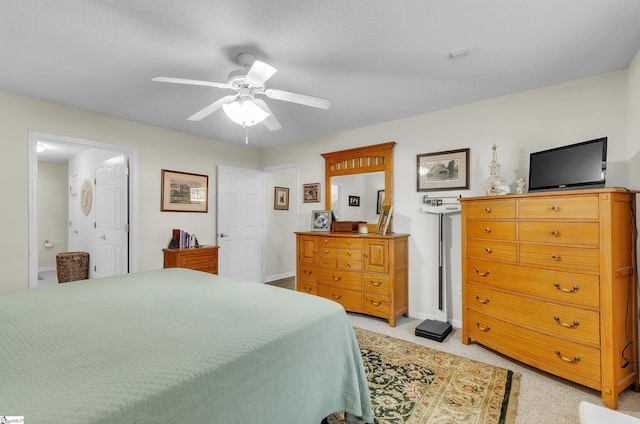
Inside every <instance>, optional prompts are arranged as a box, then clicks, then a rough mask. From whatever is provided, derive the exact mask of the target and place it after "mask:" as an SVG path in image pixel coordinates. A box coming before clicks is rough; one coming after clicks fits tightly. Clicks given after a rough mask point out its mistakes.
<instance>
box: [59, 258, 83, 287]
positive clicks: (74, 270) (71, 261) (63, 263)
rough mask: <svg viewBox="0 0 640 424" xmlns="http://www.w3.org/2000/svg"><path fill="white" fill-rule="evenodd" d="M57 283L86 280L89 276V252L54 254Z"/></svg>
mask: <svg viewBox="0 0 640 424" xmlns="http://www.w3.org/2000/svg"><path fill="white" fill-rule="evenodd" d="M56 271H57V274H58V283H67V282H69V281H78V280H87V279H88V278H89V254H88V253H87V252H62V253H58V254H57V255H56Z"/></svg>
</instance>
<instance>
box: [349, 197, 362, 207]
mask: <svg viewBox="0 0 640 424" xmlns="http://www.w3.org/2000/svg"><path fill="white" fill-rule="evenodd" d="M349 206H358V207H360V196H349Z"/></svg>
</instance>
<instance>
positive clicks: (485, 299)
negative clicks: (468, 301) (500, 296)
mask: <svg viewBox="0 0 640 424" xmlns="http://www.w3.org/2000/svg"><path fill="white" fill-rule="evenodd" d="M476 300H477V301H478V303H482V304H483V305H486V304H487V303H489V301H490V300H489V298H487V297H485V298H484V299H480V296H478V295H476Z"/></svg>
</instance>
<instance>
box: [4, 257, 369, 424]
mask: <svg viewBox="0 0 640 424" xmlns="http://www.w3.org/2000/svg"><path fill="white" fill-rule="evenodd" d="M336 411H347V412H348V413H351V414H352V415H354V416H358V417H363V419H364V420H365V421H367V422H373V417H372V411H371V404H370V400H369V389H368V386H367V380H366V376H365V374H364V369H363V366H362V359H361V357H360V352H359V349H358V345H357V342H356V340H355V336H354V333H353V329H352V328H351V325H350V322H349V320H348V318H347V316H346V314H345V312H344V310H343V308H342V307H341V306H340V305H338V304H337V303H334V302H331V301H328V300H325V299H322V298H319V297H315V296H309V295H305V294H303V293H298V292H294V291H291V290H286V289H281V288H277V287H271V286H265V285H260V284H255V283H244V282H235V281H230V280H226V279H224V278H220V277H218V276H215V275H211V274H205V273H201V272H197V271H190V270H185V269H178V268H172V269H164V270H157V271H149V272H141V273H136V274H129V275H125V276H121V277H110V278H102V279H96V280H87V281H79V282H73V283H65V284H60V285H57V286H50V287H42V288H36V289H25V290H17V291H13V292H5V293H0V416H24V417H25V423H28V424H44V423H47V424H49V423H65V424H74V423H78V424H89V423H92V424H93V423H105V424H106V423H109V424H114V423H123V424H124V423H127V424H128V423H149V424H151V423H153V424H159V423H181V424H182V423H184V424H195V423H225V424H228V423H243V424H244V423H269V424H285V423H295V424H319V423H320V421H321V420H322V419H323V418H324V417H325V416H327V415H329V414H331V413H333V412H336Z"/></svg>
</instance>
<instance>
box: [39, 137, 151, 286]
mask: <svg viewBox="0 0 640 424" xmlns="http://www.w3.org/2000/svg"><path fill="white" fill-rule="evenodd" d="M39 140H40V141H46V142H50V143H57V144H70V145H75V146H81V147H84V148H87V149H92V148H93V149H103V150H113V151H115V152H120V153H123V154H125V155H127V157H128V159H129V168H130V169H132V170H133V172H131V173H130V175H129V199H128V200H129V224H130V225H129V228H130V230H129V272H136V271H137V270H138V242H139V231H138V200H137V199H138V173H137V169H138V149H135V148H132V147H127V146H121V145H117V144H109V143H103V142H99V141H93V140H84V139H80V138H74V137H67V136H62V135H56V134H49V133H45V132H40V131H33V130H29V132H28V138H27V149H28V153H27V158H28V165H27V172H28V173H29V235H28V238H29V244H28V246H29V252H28V253H29V255H28V256H29V259H28V266H29V269H28V279H29V288H31V287H37V286H38V209H37V206H38V201H37V200H38V199H37V198H38V153H37V151H36V148H37V144H38V141H39Z"/></svg>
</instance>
